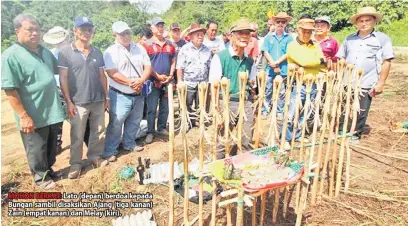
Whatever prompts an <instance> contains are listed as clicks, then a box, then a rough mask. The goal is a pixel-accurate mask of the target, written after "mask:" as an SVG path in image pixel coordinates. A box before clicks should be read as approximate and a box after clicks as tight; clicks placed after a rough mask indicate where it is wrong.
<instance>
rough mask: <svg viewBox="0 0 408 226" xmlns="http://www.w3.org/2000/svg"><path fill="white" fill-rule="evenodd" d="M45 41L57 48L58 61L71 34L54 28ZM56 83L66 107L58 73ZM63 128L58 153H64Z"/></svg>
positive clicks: (53, 51) (59, 137)
mask: <svg viewBox="0 0 408 226" xmlns="http://www.w3.org/2000/svg"><path fill="white" fill-rule="evenodd" d="M43 40H44V42H45V43H47V44H50V45H53V46H55V47H54V48H52V49H50V51H51V52H52V54H54V56H55V58H56V59H58V55H59V52H60V50H61V49H62V47H64V46H66V45H68V44H69V34H68V31H67V30H65V29H64V28H62V27H59V26H57V27H53V28H51V29H50V30H49V31H47V33H45V34H44V36H43ZM54 77H55V81H56V82H57V86H58V91H59V94H60V97H61V102H62V105H63V106H65V101H64V96H63V95H62V92H61V88H60V82H59V74H58V73H56V74H55V75H54ZM62 127H63V122H62V123H61V124H60V126H59V128H58V129H59V130H58V136H57V153H61V152H62Z"/></svg>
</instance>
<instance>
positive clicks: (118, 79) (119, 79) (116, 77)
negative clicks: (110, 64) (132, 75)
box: [106, 70, 131, 86]
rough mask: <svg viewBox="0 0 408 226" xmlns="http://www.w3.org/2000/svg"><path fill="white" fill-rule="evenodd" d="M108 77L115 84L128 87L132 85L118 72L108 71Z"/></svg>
mask: <svg viewBox="0 0 408 226" xmlns="http://www.w3.org/2000/svg"><path fill="white" fill-rule="evenodd" d="M106 72H107V74H108V76H109V77H110V78H111V79H112V80H113V81H115V82H117V83H119V84H122V85H126V86H128V85H129V84H130V82H131V81H130V79H129V78H128V77H126V76H124V75H122V73H120V72H119V71H117V70H107V71H106Z"/></svg>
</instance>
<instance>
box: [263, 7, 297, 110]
mask: <svg viewBox="0 0 408 226" xmlns="http://www.w3.org/2000/svg"><path fill="white" fill-rule="evenodd" d="M272 20H273V21H274V24H275V27H276V30H275V31H274V32H272V33H270V34H268V35H267V36H266V37H265V39H264V42H263V46H262V51H263V52H264V56H265V59H266V60H267V66H266V72H267V74H268V75H269V77H268V81H267V84H266V93H265V96H266V97H265V101H266V103H265V104H266V107H264V109H263V110H262V114H263V115H264V116H266V115H267V114H268V107H269V106H270V104H271V99H272V92H273V90H272V88H273V79H275V77H276V76H277V75H280V76H282V77H283V78H285V77H286V76H287V71H288V68H287V66H288V63H287V61H286V49H287V47H288V44H289V43H290V42H292V41H293V39H292V36H290V35H289V34H288V33H286V32H285V27H286V26H287V24H288V23H289V22H290V21H292V17H290V16H289V15H288V14H286V13H284V12H280V13H278V14H277V15H276V16H274V17H272ZM284 93H285V86H284V84H283V85H282V89H281V92H280V99H281V100H280V101H279V105H278V117H282V109H283V104H284V102H283V95H284Z"/></svg>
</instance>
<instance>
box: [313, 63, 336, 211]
mask: <svg viewBox="0 0 408 226" xmlns="http://www.w3.org/2000/svg"><path fill="white" fill-rule="evenodd" d="M333 76H334V73H333V72H332V71H331V72H329V75H328V79H327V91H329V92H327V95H326V103H325V105H324V112H323V124H322V131H321V134H320V140H319V143H320V145H319V149H318V152H317V161H316V164H317V166H316V169H315V176H314V178H313V186H312V197H311V205H312V206H313V205H315V203H316V191H317V184H318V179H319V172H320V162H321V160H322V149H323V140H324V135H325V130H326V122H327V113H328V108H329V104H330V97H331V82H332V80H333ZM323 79H324V77H323V75H322V76H321V77H320V76H319V75H318V76H317V79H316V84H317V96H316V103H317V104H316V108H315V120H314V125H313V135H312V148H311V150H312V152H311V154H310V156H311V159H310V162H311V163H312V162H313V156H314V149H315V144H316V136H317V124H318V121H319V111H320V101H321V99H322V98H321V96H322V89H323V82H324V81H323Z"/></svg>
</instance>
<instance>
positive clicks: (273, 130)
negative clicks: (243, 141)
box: [268, 78, 283, 146]
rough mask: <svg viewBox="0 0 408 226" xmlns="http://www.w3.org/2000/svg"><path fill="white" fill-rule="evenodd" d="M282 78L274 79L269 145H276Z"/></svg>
mask: <svg viewBox="0 0 408 226" xmlns="http://www.w3.org/2000/svg"><path fill="white" fill-rule="evenodd" d="M282 81H283V80H282V78H275V79H274V80H273V94H272V100H273V104H272V112H271V120H270V122H271V125H270V127H269V135H268V139H269V140H268V146H273V145H275V137H276V135H275V134H276V132H277V131H276V111H277V109H278V98H279V90H280V88H281V85H282Z"/></svg>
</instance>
